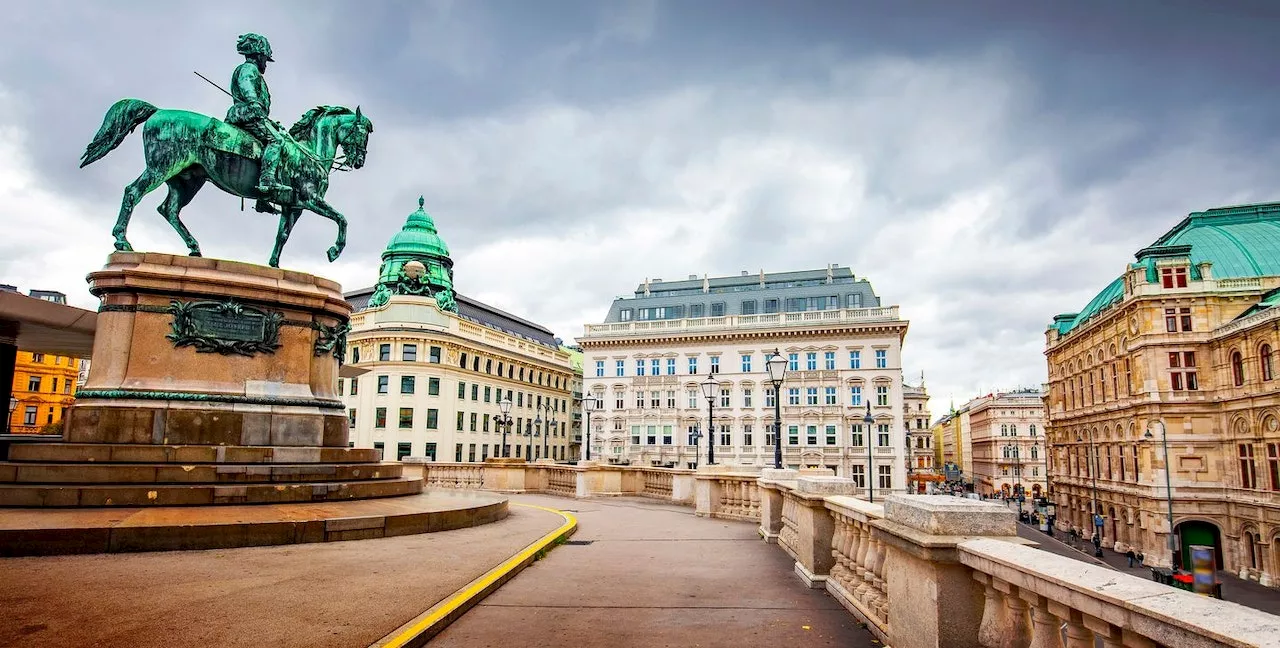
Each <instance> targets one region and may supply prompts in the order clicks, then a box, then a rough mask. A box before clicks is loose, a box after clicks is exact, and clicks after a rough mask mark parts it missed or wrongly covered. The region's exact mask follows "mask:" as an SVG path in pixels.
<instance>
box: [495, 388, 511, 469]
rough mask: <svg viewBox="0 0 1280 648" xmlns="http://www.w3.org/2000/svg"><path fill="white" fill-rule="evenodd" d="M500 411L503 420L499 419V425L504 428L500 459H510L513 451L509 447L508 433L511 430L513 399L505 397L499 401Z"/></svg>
mask: <svg viewBox="0 0 1280 648" xmlns="http://www.w3.org/2000/svg"><path fill="white" fill-rule="evenodd" d="M498 409H500V410H502V418H500V419H498V425H501V426H502V452H501V453H500V454H499V455H498V456H500V457H510V456H511V449H510V448H508V447H507V431H508V430H510V429H511V397H510V396H507V397H504V398H503V399H502V400H500V401H498Z"/></svg>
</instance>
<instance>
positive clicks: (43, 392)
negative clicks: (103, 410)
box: [8, 351, 82, 434]
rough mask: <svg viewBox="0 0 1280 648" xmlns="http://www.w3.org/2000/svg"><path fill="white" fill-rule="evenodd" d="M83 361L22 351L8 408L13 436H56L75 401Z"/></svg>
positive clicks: (9, 426) (18, 358)
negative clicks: (10, 407)
mask: <svg viewBox="0 0 1280 648" xmlns="http://www.w3.org/2000/svg"><path fill="white" fill-rule="evenodd" d="M81 362H82V361H81V360H79V359H77V358H70V357H66V356H55V355H46V354H43V353H31V352H28V351H18V355H17V361H16V363H15V365H14V372H13V398H14V401H11V402H10V403H9V404H8V405H9V406H12V407H13V409H12V411H10V412H9V425H8V431H9V432H10V433H12V434H39V433H41V432H50V433H56V432H59V431H60V428H59V426H60V425H61V423H62V416H63V415H64V414H65V413H66V411H67V409H68V408H69V407H71V404H72V403H73V402H75V393H76V384H77V382H78V380H79V377H80V371H81V366H80V365H81Z"/></svg>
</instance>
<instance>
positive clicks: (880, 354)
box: [876, 349, 889, 369]
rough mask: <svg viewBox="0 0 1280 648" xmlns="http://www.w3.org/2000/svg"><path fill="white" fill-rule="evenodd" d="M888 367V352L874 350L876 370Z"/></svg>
mask: <svg viewBox="0 0 1280 648" xmlns="http://www.w3.org/2000/svg"><path fill="white" fill-rule="evenodd" d="M888 366H889V352H888V351H886V350H885V349H876V369H885V368H888Z"/></svg>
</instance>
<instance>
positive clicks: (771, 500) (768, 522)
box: [759, 468, 800, 544]
mask: <svg viewBox="0 0 1280 648" xmlns="http://www.w3.org/2000/svg"><path fill="white" fill-rule="evenodd" d="M799 476H800V473H799V472H798V471H795V470H791V469H788V468H765V469H764V470H762V471H761V472H760V482H759V483H760V537H761V538H764V541H765V542H767V543H769V544H777V543H778V534H779V533H782V487H783V485H785V486H786V487H789V488H795V481H796V479H797V478H798V477H799Z"/></svg>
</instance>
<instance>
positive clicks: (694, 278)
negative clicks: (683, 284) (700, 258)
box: [689, 275, 698, 281]
mask: <svg viewBox="0 0 1280 648" xmlns="http://www.w3.org/2000/svg"><path fill="white" fill-rule="evenodd" d="M697 278H698V275H689V281H694V280H696V279H697Z"/></svg>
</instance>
